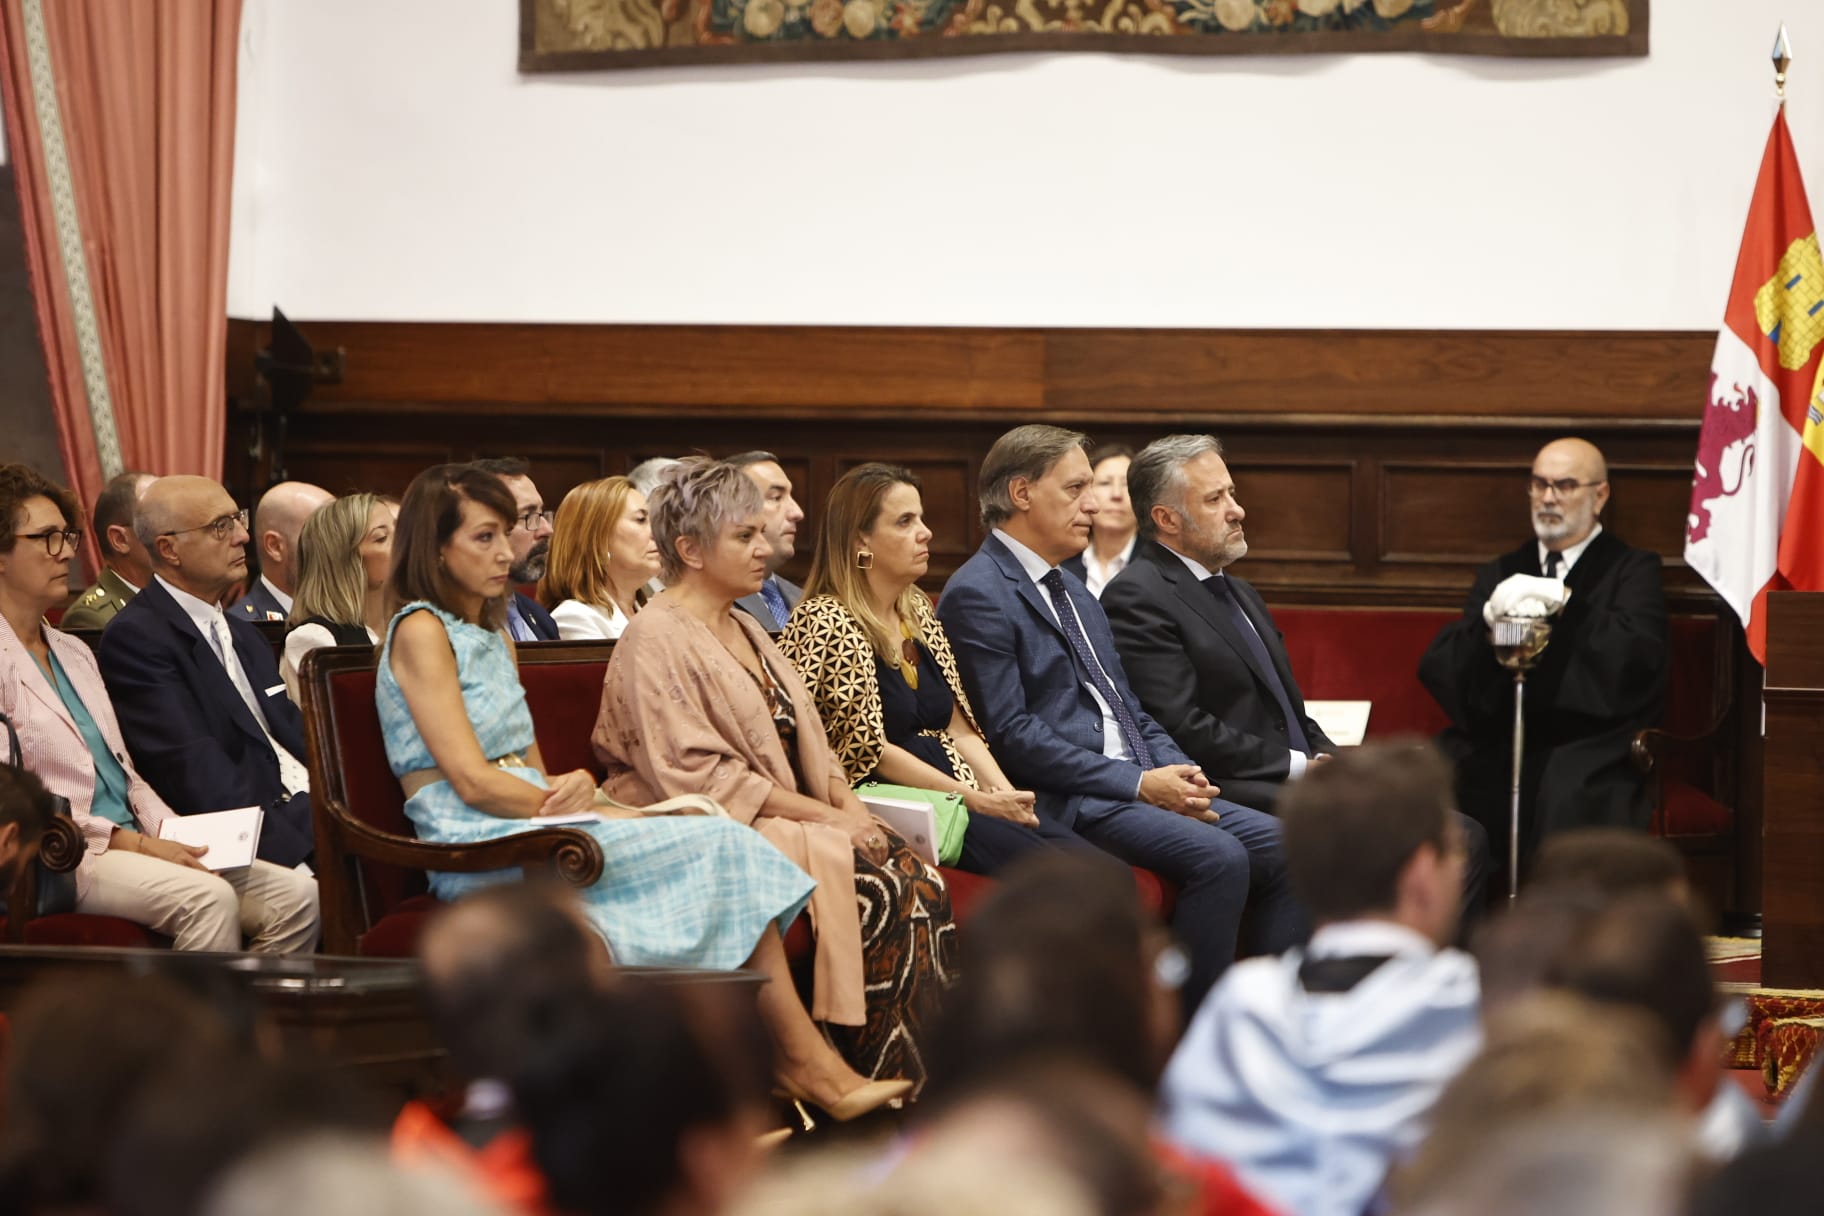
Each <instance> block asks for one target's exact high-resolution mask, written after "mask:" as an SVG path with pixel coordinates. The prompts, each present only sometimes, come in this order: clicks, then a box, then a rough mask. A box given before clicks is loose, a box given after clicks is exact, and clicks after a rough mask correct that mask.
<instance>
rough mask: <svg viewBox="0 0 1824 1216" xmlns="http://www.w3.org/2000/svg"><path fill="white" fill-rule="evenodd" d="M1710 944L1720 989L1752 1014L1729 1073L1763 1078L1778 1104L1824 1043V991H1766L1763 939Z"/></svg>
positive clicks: (1724, 939)
mask: <svg viewBox="0 0 1824 1216" xmlns="http://www.w3.org/2000/svg"><path fill="white" fill-rule="evenodd" d="M1707 944H1708V947H1709V951H1710V966H1711V969H1712V971H1713V972H1714V973H1715V975H1716V979H1717V985H1718V987H1720V988H1721V989H1722V990H1723V991H1724V992H1725V993H1727V994H1728V995H1730V996H1733V997H1737V998H1739V999H1740V1000H1741V1001H1742V1003H1743V1005H1744V1007H1745V1009H1746V1012H1747V1021H1746V1024H1745V1025H1743V1027H1742V1030H1741V1033H1740V1034H1738V1035H1736V1036H1735V1041H1734V1042H1732V1043H1731V1044H1730V1045H1729V1061H1728V1064H1729V1067H1730V1068H1737V1069H1752V1070H1754V1071H1756V1072H1758V1073H1759V1074H1760V1076H1761V1079H1762V1081H1763V1082H1765V1084H1766V1087H1767V1092H1768V1093H1769V1094H1770V1095H1772V1096H1773V1097H1774V1098H1776V1099H1777V1098H1779V1097H1781V1096H1783V1095H1784V1094H1785V1092H1786V1090H1787V1089H1788V1088H1789V1087H1790V1086H1791V1085H1792V1083H1793V1082H1794V1081H1795V1080H1797V1079H1798V1076H1799V1074H1800V1073H1801V1072H1803V1071H1804V1069H1805V1065H1806V1064H1807V1063H1808V1062H1810V1060H1811V1057H1812V1053H1814V1052H1815V1051H1817V1049H1818V1043H1819V1040H1820V1038H1824V991H1818V990H1815V989H1798V988H1763V987H1761V943H1760V941H1759V939H1757V938H1747V937H1713V938H1711V939H1710V940H1709V942H1708V943H1707Z"/></svg>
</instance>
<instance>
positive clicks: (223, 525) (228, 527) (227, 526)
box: [159, 507, 247, 540]
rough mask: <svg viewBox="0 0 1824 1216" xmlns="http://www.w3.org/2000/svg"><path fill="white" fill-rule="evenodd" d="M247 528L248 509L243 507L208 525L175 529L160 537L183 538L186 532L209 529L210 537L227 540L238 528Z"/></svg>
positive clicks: (218, 517)
mask: <svg viewBox="0 0 1824 1216" xmlns="http://www.w3.org/2000/svg"><path fill="white" fill-rule="evenodd" d="M246 527H247V508H246V507H242V508H241V509H240V510H238V511H236V512H235V513H234V514H232V515H218V516H216V517H215V518H214V519H212V520H210V521H209V522H208V523H206V524H198V525H196V527H194V528H173V529H171V530H170V531H169V532H160V533H159V535H160V536H182V535H183V534H184V533H186V532H201V531H203V530H204V529H205V528H207V529H208V530H209V535H211V536H213V537H215V539H217V540H227V539H228V538H229V537H230V536H232V535H233V534H234V530H235V529H236V528H241V529H245V528H246Z"/></svg>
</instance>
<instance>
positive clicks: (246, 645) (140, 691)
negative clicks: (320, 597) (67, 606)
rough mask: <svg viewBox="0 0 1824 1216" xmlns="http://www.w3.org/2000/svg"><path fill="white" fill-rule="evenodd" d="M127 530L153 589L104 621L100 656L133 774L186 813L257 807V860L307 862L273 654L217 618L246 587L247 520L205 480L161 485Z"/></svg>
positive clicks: (291, 720)
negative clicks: (232, 591) (224, 603)
mask: <svg viewBox="0 0 1824 1216" xmlns="http://www.w3.org/2000/svg"><path fill="white" fill-rule="evenodd" d="M133 528H134V532H135V533H136V534H137V535H138V537H139V540H140V543H141V544H143V545H145V547H146V553H147V556H149V557H150V558H151V559H152V575H153V577H152V581H151V582H149V583H147V584H146V587H145V589H144V590H143V591H141V592H140V593H139V594H138V595H136V596H134V597H133V598H132V600H130V601H129V602H128V603H127V606H126V607H125V608H122V609H121V610H120V611H119V612H118V613H116V614H115V616H114V619H113V620H112V621H110V622H109V623H108V628H107V630H106V632H104V633H103V634H102V636H101V650H100V653H99V655H98V658H99V659H100V663H101V676H102V679H103V680H104V681H105V682H106V683H107V686H108V695H109V697H110V698H111V699H112V700H113V702H114V712H115V715H116V716H117V717H118V718H119V719H120V729H121V733H122V734H123V735H124V736H125V737H126V742H127V748H128V750H129V751H131V752H132V753H133V762H134V764H135V765H136V766H137V767H138V769H139V771H140V772H141V773H142V774H143V775H144V776H145V778H146V780H147V781H149V782H151V783H152V787H153V788H154V789H156V790H157V791H158V794H159V797H161V798H163V799H164V800H165V801H166V802H167V803H169V804H170V805H171V807H172V809H173V810H176V811H179V812H181V813H184V814H189V813H192V812H197V811H224V810H229V809H232V808H234V807H243V806H260V807H264V808H265V811H266V821H265V826H264V827H263V828H262V829H261V832H260V847H259V855H260V856H261V857H262V858H264V859H265V860H267V861H270V862H273V863H275V864H277V865H282V866H295V865H297V864H298V863H299V862H301V861H306V860H308V859H309V858H310V856H311V853H312V852H313V850H314V849H315V847H316V842H315V839H314V836H313V830H312V825H311V817H310V774H309V770H308V769H307V767H306V765H305V762H304V757H305V747H304V722H303V719H302V718H301V717H300V716H299V714H298V710H297V707H296V706H295V705H293V704H292V703H291V698H290V697H289V696H287V695H286V693H285V685H284V683H283V682H282V681H281V680H280V679H279V668H278V664H277V662H276V661H275V660H274V659H273V657H272V647H271V646H270V645H268V644H267V642H266V640H265V639H264V638H263V637H261V636H260V632H259V630H257V629H255V628H254V627H253V625H252V624H250V623H248V622H247V621H245V620H243V619H241V618H239V617H238V616H236V615H235V614H233V613H225V612H223V611H222V609H221V607H220V603H221V597H222V596H223V595H224V594H226V593H227V591H228V589H229V588H230V587H232V586H234V584H235V583H237V582H239V581H240V580H242V579H244V578H245V577H246V576H247V554H246V545H247V512H246V511H245V510H242V509H239V508H237V507H236V506H235V502H234V499H233V498H231V497H229V495H228V491H226V490H224V489H223V488H222V487H221V486H220V485H219V484H217V483H216V482H213V481H210V480H209V479H208V478H206V477H161V478H159V479H158V480H157V481H155V482H153V483H152V484H151V485H150V486H148V487H147V489H146V493H145V496H144V497H142V498H141V499H140V501H139V507H138V509H137V511H136V512H135V514H134V517H133Z"/></svg>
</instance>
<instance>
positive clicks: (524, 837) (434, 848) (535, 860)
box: [325, 803, 604, 887]
mask: <svg viewBox="0 0 1824 1216" xmlns="http://www.w3.org/2000/svg"><path fill="white" fill-rule="evenodd" d="M325 810H326V811H327V812H328V814H329V816H330V821H329V822H330V827H331V830H332V832H333V834H334V836H335V843H336V845H337V846H338V848H339V851H341V852H342V853H343V854H345V855H346V856H349V857H359V858H366V859H367V860H369V861H378V862H382V863H384V864H386V865H394V866H400V867H403V868H405V869H412V870H443V871H447V872H450V873H456V874H480V873H485V872H487V871H489V870H508V869H519V868H525V869H532V870H549V871H552V872H554V873H556V874H557V875H558V877H560V878H562V879H563V880H564V881H565V882H567V883H569V884H570V885H571V886H574V887H586V886H589V885H590V884H592V883H594V882H595V881H596V880H598V879H599V878H601V876H602V865H603V860H604V859H603V857H602V846H601V844H600V842H598V841H597V840H596V838H595V837H593V836H591V835H590V834H589V833H587V832H585V831H582V830H581V829H579V828H534V829H533V830H531V831H528V832H519V833H516V834H515V835H512V836H502V837H498V838H497V839H494V840H481V841H475V842H472V843H469V844H434V843H431V842H429V841H424V840H418V839H416V838H414V837H411V836H399V835H396V834H394V833H392V832H386V831H382V830H380V829H379V828H376V827H373V826H371V825H369V824H366V823H363V822H362V821H361V820H359V819H356V818H354V817H353V816H352V815H350V814H349V813H348V811H347V809H346V808H345V807H341V806H337V805H335V804H333V803H332V804H330V805H329V806H328V807H326V808H325Z"/></svg>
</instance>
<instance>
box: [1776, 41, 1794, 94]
mask: <svg viewBox="0 0 1824 1216" xmlns="http://www.w3.org/2000/svg"><path fill="white" fill-rule="evenodd" d="M1791 65H1792V39H1790V38H1788V37H1787V36H1786V23H1785V22H1784V21H1782V22H1780V34H1779V37H1777V38H1775V39H1774V40H1773V95H1774V96H1775V97H1777V98H1779V99H1780V101H1781V102H1782V103H1784V102H1785V100H1786V69H1787V68H1788V67H1790V66H1791Z"/></svg>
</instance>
